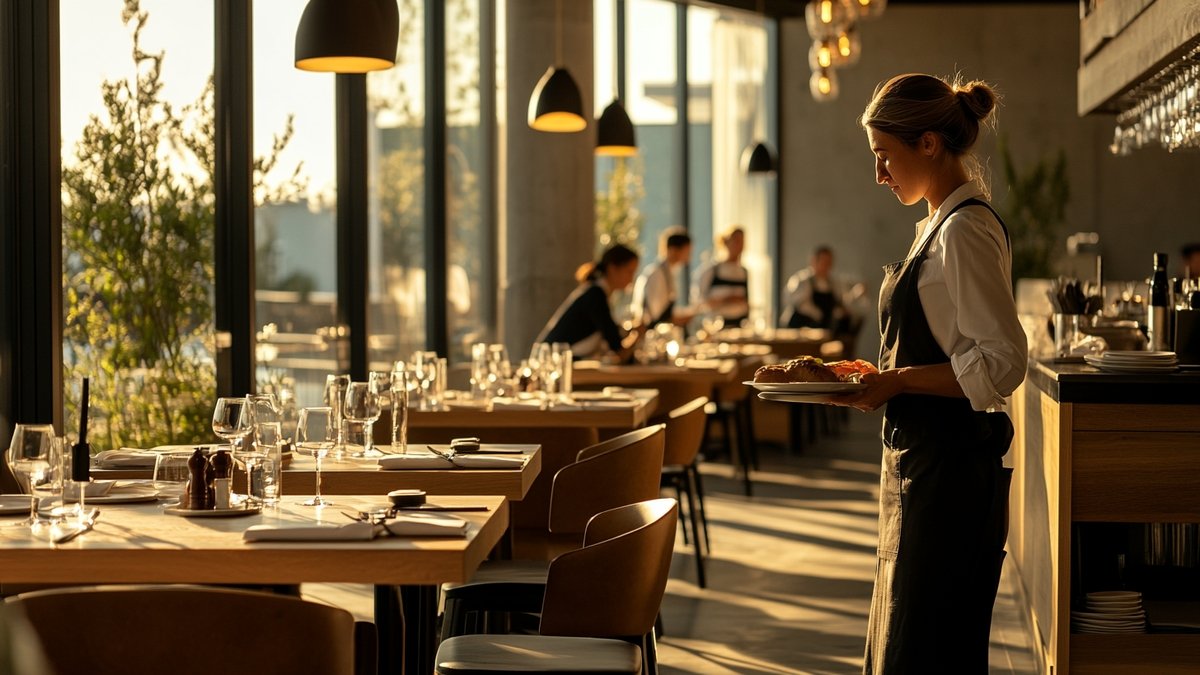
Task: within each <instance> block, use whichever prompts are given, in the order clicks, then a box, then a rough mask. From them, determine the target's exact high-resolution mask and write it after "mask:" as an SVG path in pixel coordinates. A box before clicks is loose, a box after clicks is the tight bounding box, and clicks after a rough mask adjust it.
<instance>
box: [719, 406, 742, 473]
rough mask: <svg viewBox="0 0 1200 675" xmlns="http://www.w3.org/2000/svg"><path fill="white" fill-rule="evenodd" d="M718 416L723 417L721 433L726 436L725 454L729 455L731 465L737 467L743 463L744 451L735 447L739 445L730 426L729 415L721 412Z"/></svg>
mask: <svg viewBox="0 0 1200 675" xmlns="http://www.w3.org/2000/svg"><path fill="white" fill-rule="evenodd" d="M717 414H718V415H720V416H721V431H722V433H723V434H724V439H723V440H724V441H725V452H726V453H727V454H728V455H729V464H730V466H734V467H736V466H737V465H738V463H739V462H740V461H741V451H742V449H741V448H737V447H735V446H736V445H737V443H736V441H735V440H734V437H733V431H732V429H731V428H730V425H729V415H728V414H727V413H725V412H724V411H719V412H717Z"/></svg>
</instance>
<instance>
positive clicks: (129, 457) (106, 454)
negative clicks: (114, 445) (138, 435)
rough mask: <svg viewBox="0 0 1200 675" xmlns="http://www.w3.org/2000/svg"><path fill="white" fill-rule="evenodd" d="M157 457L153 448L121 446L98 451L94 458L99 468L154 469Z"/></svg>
mask: <svg viewBox="0 0 1200 675" xmlns="http://www.w3.org/2000/svg"><path fill="white" fill-rule="evenodd" d="M157 457H158V453H157V452H154V451H152V450H139V449H137V448H121V449H120V450H105V451H103V452H98V453H96V455H95V456H94V457H93V458H92V459H93V461H94V462H95V464H96V468H98V469H153V468H154V460H155V459H156V458H157ZM85 496H86V494H85Z"/></svg>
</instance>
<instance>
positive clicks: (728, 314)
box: [692, 225, 750, 326]
mask: <svg viewBox="0 0 1200 675" xmlns="http://www.w3.org/2000/svg"><path fill="white" fill-rule="evenodd" d="M714 243H715V244H716V245H717V247H718V248H720V249H721V253H720V257H719V258H714V259H713V260H710V261H709V262H708V263H706V264H704V265H702V266H701V267H700V268H699V269H697V270H696V273H695V279H694V283H693V285H692V292H693V295H692V304H693V305H696V306H700V305H702V304H703V305H705V306H707V307H708V308H710V309H711V310H712V311H714V312H716V313H717V314H719V315H721V318H723V319H724V320H725V325H726V326H738V325H740V324H741V323H742V321H744V320H745V319H746V318H747V317H748V316H750V302H749V299H748V294H747V290H748V287H749V284H748V279H749V276H750V275H749V274H748V273H747V272H746V268H745V267H744V266H743V265H742V252H743V251H744V250H745V249H746V232H745V230H743V229H742V226H741V225H733V226H731V227H730V228H729V229H727V230H725V231H724V232H723V233H721V234H720V235H719V236H718V237H717V239H716V241H715V242H714Z"/></svg>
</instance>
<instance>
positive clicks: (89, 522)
mask: <svg viewBox="0 0 1200 675" xmlns="http://www.w3.org/2000/svg"><path fill="white" fill-rule="evenodd" d="M99 516H100V509H92V510H91V512H89V513H88V515H87V518H86V519H84V521H83V524H82V525H80V526H79V527H78V528H77V529H74V530H71V531H70V532H68V533H66V534H64V535H60V536H59V537H57V538H56V539H54V540H53V542H51V543H53V544H55V545H57V544H65V543H67V542H69V541H71V540H73V539H74V538H75V537H78V536H79V535H81V534H83V533H84V532H91V531H92V528H94V527H95V526H96V518H97V517H99Z"/></svg>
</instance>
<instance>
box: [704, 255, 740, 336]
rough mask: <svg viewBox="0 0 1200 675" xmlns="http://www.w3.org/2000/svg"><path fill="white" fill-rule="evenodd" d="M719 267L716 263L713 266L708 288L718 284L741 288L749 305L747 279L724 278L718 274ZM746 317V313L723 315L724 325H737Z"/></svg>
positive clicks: (710, 288)
mask: <svg viewBox="0 0 1200 675" xmlns="http://www.w3.org/2000/svg"><path fill="white" fill-rule="evenodd" d="M720 269H721V266H720V265H717V266H716V267H714V268H713V278H712V283H711V284H709V287H708V288H709V290H710V291H711V290H712V289H714V288H716V287H718V286H729V287H732V288H740V289H742V297H743V298H746V299H747V305H749V298H750V294H749V293H748V292H747V289H748V288H749V280H748V279H726V278H724V277H722V276H721V275H720V274H718V272H719V271H720ZM748 317H749V315H748V314H742V315H741V316H727V317H725V325H726V326H739V325H741V323H742V322H743V321H745V320H746V319H747V318H748Z"/></svg>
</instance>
